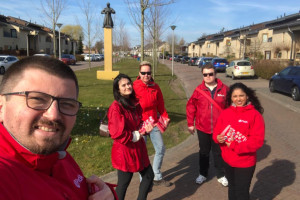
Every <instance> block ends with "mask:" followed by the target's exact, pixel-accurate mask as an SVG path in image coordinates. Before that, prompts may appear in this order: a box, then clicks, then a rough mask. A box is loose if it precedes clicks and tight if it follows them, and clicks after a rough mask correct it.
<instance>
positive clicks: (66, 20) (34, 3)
mask: <svg viewBox="0 0 300 200" xmlns="http://www.w3.org/2000/svg"><path fill="white" fill-rule="evenodd" d="M43 1H45V0H43ZM86 1H90V2H91V3H92V5H93V6H92V7H93V12H94V13H95V17H94V18H95V19H96V20H95V21H94V25H95V24H96V23H97V24H100V26H101V27H102V19H101V17H102V18H103V15H102V16H101V15H100V13H101V10H102V9H103V8H104V7H106V3H107V2H110V4H111V7H112V8H113V9H114V10H115V11H116V15H115V24H116V25H117V24H118V20H119V19H122V20H123V21H124V23H125V28H126V31H127V33H128V35H129V37H130V41H131V46H134V45H137V44H139V43H140V33H139V31H138V30H137V28H136V26H135V25H134V24H133V23H132V22H131V20H130V15H129V12H128V8H127V5H126V4H125V3H124V0H110V1H109V0H107V1H103V0H86ZM138 1H139V0H138ZM40 2H41V0H1V4H0V14H2V15H5V16H13V17H20V18H21V19H24V20H26V21H31V22H36V23H37V24H44V25H47V24H46V21H47V20H46V19H45V17H44V15H43V14H42V11H41V3H40ZM80 2H82V0H68V6H67V7H66V9H65V10H64V11H63V12H62V14H61V16H60V18H59V22H61V23H63V24H72V25H76V24H78V23H79V24H80V25H82V26H85V21H84V15H83V12H82V10H81V9H80V7H79V6H78V5H79V3H80ZM169 10H170V12H169V13H170V15H169V17H168V19H167V20H168V23H170V25H172V24H174V25H176V26H177V27H176V29H175V34H176V36H178V37H179V38H183V39H184V40H185V41H186V42H187V43H189V42H193V41H195V40H197V38H199V37H200V36H201V34H203V33H206V34H213V33H216V32H218V31H220V30H221V29H222V28H223V27H224V28H225V30H230V29H235V28H239V27H241V26H248V25H251V24H253V23H260V22H264V21H268V20H273V19H276V18H277V17H280V16H283V15H284V13H285V14H286V15H289V14H294V13H298V12H299V11H300V0H284V1H283V0H175V3H174V4H171V5H169ZM166 26H167V25H166ZM93 30H94V31H95V30H96V29H93ZM171 33H172V30H171V29H170V28H167V29H166V31H165V32H164V34H163V35H162V38H161V39H162V40H166V37H167V36H168V35H170V34H171ZM100 37H101V36H100ZM95 40H98V39H97V38H96V39H95Z"/></svg>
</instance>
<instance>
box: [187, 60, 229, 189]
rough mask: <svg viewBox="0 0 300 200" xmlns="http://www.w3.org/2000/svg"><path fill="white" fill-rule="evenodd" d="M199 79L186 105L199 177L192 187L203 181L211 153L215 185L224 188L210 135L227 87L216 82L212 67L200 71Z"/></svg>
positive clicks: (220, 162) (220, 163) (220, 164)
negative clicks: (195, 138) (196, 147)
mask: <svg viewBox="0 0 300 200" xmlns="http://www.w3.org/2000/svg"><path fill="white" fill-rule="evenodd" d="M202 75H203V81H202V83H201V84H200V85H198V86H197V88H196V89H195V91H194V93H193V94H192V96H191V98H190V99H189V100H188V103H187V105H186V116H187V123H188V130H189V132H190V133H191V134H194V132H195V130H196V129H197V136H198V140H199V148H200V150H199V176H198V177H197V179H196V183H197V184H199V185H200V184H202V183H203V182H204V181H205V180H206V179H207V175H208V169H209V154H210V150H212V154H213V158H214V166H215V168H216V175H217V179H218V182H219V183H221V184H222V185H223V186H227V185H228V181H227V179H226V177H225V172H224V167H223V162H224V161H223V159H222V157H221V150H220V147H219V145H218V144H216V143H214V141H213V140H212V133H213V128H214V126H215V124H216V122H217V118H218V117H219V115H220V113H221V109H224V108H225V100H226V93H227V91H228V87H227V86H226V85H225V84H223V83H222V82H221V80H220V79H217V78H216V69H215V67H214V66H213V65H212V64H207V65H204V66H203V67H202Z"/></svg>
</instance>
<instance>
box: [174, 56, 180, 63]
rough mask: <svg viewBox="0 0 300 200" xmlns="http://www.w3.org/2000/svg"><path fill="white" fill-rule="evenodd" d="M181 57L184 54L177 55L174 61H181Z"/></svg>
mask: <svg viewBox="0 0 300 200" xmlns="http://www.w3.org/2000/svg"><path fill="white" fill-rule="evenodd" d="M181 58H182V56H175V58H174V61H175V62H180V61H181Z"/></svg>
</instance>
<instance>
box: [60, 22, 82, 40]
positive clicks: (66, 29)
mask: <svg viewBox="0 0 300 200" xmlns="http://www.w3.org/2000/svg"><path fill="white" fill-rule="evenodd" d="M61 32H63V33H65V34H67V35H70V36H71V37H72V39H74V40H79V37H80V36H81V39H83V38H84V33H83V29H82V27H81V26H80V25H65V26H63V27H62V28H61Z"/></svg>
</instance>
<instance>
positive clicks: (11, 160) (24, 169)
mask: <svg viewBox="0 0 300 200" xmlns="http://www.w3.org/2000/svg"><path fill="white" fill-rule="evenodd" d="M0 177H1V181H0V191H1V192H0V199H5V200H32V199H43V200H53V199H55V200H59V199H61V200H65V199H75V200H76V199H78V200H82V199H87V198H88V195H89V193H88V188H87V183H86V179H85V178H84V176H83V174H82V172H81V170H80V168H79V167H78V165H77V164H76V162H75V161H74V160H73V158H72V157H71V156H70V154H69V153H68V152H66V151H64V150H62V151H59V152H56V153H53V154H50V155H37V154H33V153H31V152H29V151H28V150H27V149H25V148H24V147H23V146H21V145H20V144H19V143H18V142H17V141H15V140H14V138H13V137H12V136H11V135H10V134H9V133H8V132H7V130H6V129H5V128H4V127H3V126H2V124H0Z"/></svg>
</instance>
